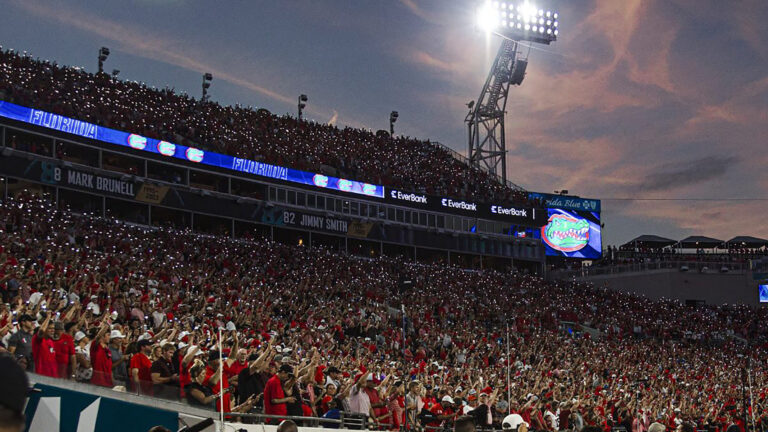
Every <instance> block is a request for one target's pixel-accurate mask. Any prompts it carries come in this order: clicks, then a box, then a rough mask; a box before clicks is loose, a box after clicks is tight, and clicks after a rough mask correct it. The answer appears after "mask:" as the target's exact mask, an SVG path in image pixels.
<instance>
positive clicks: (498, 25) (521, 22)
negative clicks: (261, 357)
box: [476, 0, 558, 44]
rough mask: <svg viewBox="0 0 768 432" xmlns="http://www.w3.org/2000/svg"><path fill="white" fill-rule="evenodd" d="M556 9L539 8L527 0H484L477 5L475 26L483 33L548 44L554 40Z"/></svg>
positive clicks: (555, 34) (556, 24)
mask: <svg viewBox="0 0 768 432" xmlns="http://www.w3.org/2000/svg"><path fill="white" fill-rule="evenodd" d="M557 17H558V14H557V13H556V12H553V11H550V10H546V9H539V7H538V6H536V5H535V4H533V3H532V2H531V1H530V0H517V1H498V0H485V1H484V2H482V3H481V6H480V7H479V8H478V9H477V16H476V19H477V23H476V25H477V27H478V28H479V29H480V30H482V31H484V32H486V33H495V32H501V33H504V32H505V31H506V32H509V34H508V35H507V37H511V38H513V39H519V40H530V41H534V42H540V43H546V44H549V43H550V42H553V41H555V40H557V37H556V36H557V33H558V32H557V27H558V22H557Z"/></svg>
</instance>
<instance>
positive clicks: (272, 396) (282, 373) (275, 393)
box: [264, 364, 296, 416]
mask: <svg viewBox="0 0 768 432" xmlns="http://www.w3.org/2000/svg"><path fill="white" fill-rule="evenodd" d="M292 375H293V368H292V367H291V366H290V365H286V364H284V365H282V366H280V369H278V371H277V373H276V374H275V375H274V376H273V377H272V378H270V379H269V380H268V381H267V385H266V386H265V387H264V413H265V414H269V415H283V416H284V415H288V406H287V405H286V403H287V402H290V403H293V402H296V398H294V397H293V396H290V397H285V393H284V392H283V383H284V382H285V381H287V380H288V378H289V377H291V376H292Z"/></svg>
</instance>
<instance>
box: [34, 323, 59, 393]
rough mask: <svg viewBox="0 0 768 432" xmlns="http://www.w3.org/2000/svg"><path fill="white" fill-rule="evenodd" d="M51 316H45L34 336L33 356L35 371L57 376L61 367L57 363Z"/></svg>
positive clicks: (53, 376)
mask: <svg viewBox="0 0 768 432" xmlns="http://www.w3.org/2000/svg"><path fill="white" fill-rule="evenodd" d="M50 321H51V316H50V315H49V316H48V317H46V318H45V321H43V324H42V325H41V326H40V328H39V329H37V332H36V333H35V335H34V336H32V358H33V359H34V361H35V372H36V373H38V374H40V375H44V376H48V377H52V378H57V377H58V376H59V369H58V366H57V365H56V350H55V348H54V344H53V339H52V338H53V326H52V325H49V324H50Z"/></svg>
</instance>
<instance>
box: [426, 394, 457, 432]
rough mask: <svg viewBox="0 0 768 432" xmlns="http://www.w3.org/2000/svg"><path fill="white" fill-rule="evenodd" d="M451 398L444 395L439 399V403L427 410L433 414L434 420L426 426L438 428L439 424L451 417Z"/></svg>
mask: <svg viewBox="0 0 768 432" xmlns="http://www.w3.org/2000/svg"><path fill="white" fill-rule="evenodd" d="M453 404H454V402H453V398H452V397H450V396H448V395H445V396H443V398H442V399H441V400H440V403H439V404H438V403H436V404H434V405H432V408H430V409H429V411H430V412H431V413H432V414H434V415H435V421H433V422H432V423H429V425H428V426H431V427H436V428H439V427H440V425H442V423H443V422H444V421H446V420H450V419H452V418H453Z"/></svg>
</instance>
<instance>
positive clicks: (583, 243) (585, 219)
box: [541, 208, 603, 259]
mask: <svg viewBox="0 0 768 432" xmlns="http://www.w3.org/2000/svg"><path fill="white" fill-rule="evenodd" d="M548 212H549V219H548V221H547V224H546V225H545V226H543V227H542V228H541V240H542V241H543V242H544V246H545V248H546V250H547V255H548V256H561V257H568V258H585V259H599V258H600V256H601V255H602V250H603V242H602V238H601V236H600V213H597V212H588V211H575V210H563V209H555V208H550V209H548Z"/></svg>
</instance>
